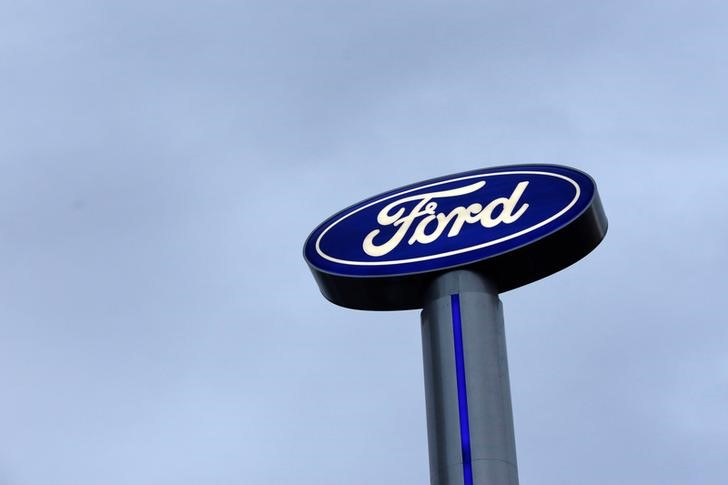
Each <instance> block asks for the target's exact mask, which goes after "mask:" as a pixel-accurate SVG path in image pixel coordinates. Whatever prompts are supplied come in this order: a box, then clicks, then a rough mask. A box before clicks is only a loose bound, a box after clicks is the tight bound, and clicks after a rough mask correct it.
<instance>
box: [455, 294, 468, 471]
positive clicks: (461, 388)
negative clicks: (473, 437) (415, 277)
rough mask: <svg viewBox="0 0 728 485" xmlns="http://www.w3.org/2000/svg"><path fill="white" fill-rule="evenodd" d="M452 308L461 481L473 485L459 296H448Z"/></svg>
mask: <svg viewBox="0 0 728 485" xmlns="http://www.w3.org/2000/svg"><path fill="white" fill-rule="evenodd" d="M450 304H451V307H452V334H453V340H454V342H455V373H456V375H457V382H458V411H459V413H460V444H461V446H462V453H463V481H464V483H465V485H473V465H472V462H471V458H470V423H469V420H468V393H467V387H466V385H465V357H464V353H463V324H462V321H461V319H460V295H457V294H456V295H450Z"/></svg>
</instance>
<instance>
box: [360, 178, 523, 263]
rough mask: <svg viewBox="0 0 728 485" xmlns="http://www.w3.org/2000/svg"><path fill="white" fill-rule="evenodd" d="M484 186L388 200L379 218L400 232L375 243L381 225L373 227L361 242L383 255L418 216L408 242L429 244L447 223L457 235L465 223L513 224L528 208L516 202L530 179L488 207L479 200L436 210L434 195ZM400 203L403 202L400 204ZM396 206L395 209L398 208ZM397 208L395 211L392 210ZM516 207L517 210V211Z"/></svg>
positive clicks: (366, 249) (371, 251) (450, 234)
mask: <svg viewBox="0 0 728 485" xmlns="http://www.w3.org/2000/svg"><path fill="white" fill-rule="evenodd" d="M484 186H485V181H483V180H481V181H480V182H476V183H474V184H470V185H466V186H464V187H459V188H457V189H450V190H442V191H439V192H430V193H428V194H419V195H412V196H410V197H404V198H402V199H399V200H396V201H394V202H390V203H389V204H387V205H386V206H385V207H384V208H383V209H382V210H381V211H379V214H378V215H377V222H378V223H379V224H380V225H382V226H390V225H391V226H393V227H397V232H395V233H394V235H393V236H392V237H391V238H390V239H389V240H388V241H386V242H384V243H382V244H375V243H374V238H375V237H377V235H378V234H379V233H380V232H381V231H380V230H379V229H374V230H373V231H372V232H370V233H369V234H367V236H366V237H365V238H364V242H363V243H362V247H363V249H364V252H365V253H367V254H368V255H369V256H384V255H385V254H387V253H389V252H390V251H392V250H393V249H394V248H396V247H397V246H398V245H399V243H400V242H402V240H403V239H404V238H405V236H406V235H407V232H408V231H409V229H410V227H412V225H413V224H414V222H415V220H416V219H417V218H420V217H421V219H420V220H419V222H418V223H417V225H416V227H415V228H414V231H413V232H412V235H411V236H410V238H409V239H408V240H407V244H410V245H412V244H414V243H416V242H417V243H420V244H429V243H431V242H433V241H435V240H437V238H439V237H440V236H441V235H442V233H443V232H445V229H447V226H448V225H450V223H451V222H452V225H450V230H449V231H448V232H447V237H454V236H457V235H458V234H459V233H460V230H461V229H462V228H463V225H464V224H466V223H467V224H475V223H477V222H480V224H481V225H482V226H483V227H485V228H490V227H495V226H497V225H498V224H500V223H504V224H511V223H512V222H515V221H517V220H518V219H519V218H520V217H521V216H522V215H523V213H524V212H526V209H528V204H526V203H524V204H522V205H521V206H520V207H519V208H518V210H515V208H516V205H518V202H519V200H520V198H521V196H522V195H523V192H524V191H525V190H526V187H528V182H520V183H519V184H518V185H517V186H516V188H515V189H514V190H513V193H512V194H511V195H510V197H498V198H497V199H494V200H492V201H491V202H489V203H488V204H487V205H485V207H484V206H483V205H482V204H479V203H477V202H476V203H473V204H470V205H469V206H467V207H462V206H460V207H455V208H454V209H452V210H451V211H450V213H449V214H445V213H443V212H436V209H437V202H435V201H434V200H433V199H443V198H448V197H458V196H461V195H465V194H470V193H473V192H476V191H478V190H480V189H481V188H483V187H484ZM413 201H416V202H417V203H416V204H415V206H414V207H413V208H412V210H411V211H410V212H409V214H405V212H406V210H405V208H404V207H401V206H402V205H403V204H406V203H407V202H413ZM398 206H400V207H399V208H398ZM497 208H500V209H501V210H500V212H499V213H498V214H497V215H496V216H494V215H493V214H494V213H495V212H496V209H497ZM395 209H396V210H395ZM393 210H394V213H391V212H392V211H393ZM514 210H515V212H514Z"/></svg>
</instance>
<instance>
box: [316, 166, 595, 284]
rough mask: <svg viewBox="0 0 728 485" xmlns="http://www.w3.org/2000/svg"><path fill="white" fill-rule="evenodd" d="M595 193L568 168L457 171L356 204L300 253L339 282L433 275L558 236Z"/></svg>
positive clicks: (318, 232) (589, 182)
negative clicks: (355, 278)
mask: <svg viewBox="0 0 728 485" xmlns="http://www.w3.org/2000/svg"><path fill="white" fill-rule="evenodd" d="M594 193H595V186H594V182H593V181H592V180H591V178H590V177H589V176H588V175H586V174H584V173H583V172H580V171H578V170H574V169H571V168H567V167H561V166H554V165H516V166H510V167H497V168H490V169H483V170H476V171H473V172H467V173H461V174H456V175H451V176H447V177H441V178H439V179H433V180H428V181H425V182H420V183H418V184H413V185H410V186H407V187H402V188H400V189H396V190H393V191H390V192H387V193H384V194H381V195H378V196H376V197H372V198H370V199H367V200H365V201H362V202H360V203H358V204H356V205H354V206H352V207H349V208H348V209H346V210H344V211H342V212H340V213H338V214H336V215H334V216H333V217H331V218H329V219H328V220H326V221H325V222H324V223H323V224H321V225H320V226H319V227H318V228H316V230H314V231H313V233H312V234H311V235H310V236H309V238H308V240H307V241H306V245H305V248H304V253H305V256H306V259H307V260H308V262H309V263H310V264H311V265H312V266H314V267H316V268H317V269H319V270H321V271H324V272H328V273H333V274H340V275H345V276H362V277H366V276H389V275H402V274H410V273H420V272H427V271H436V270H441V269H445V268H453V267H458V266H464V265H468V264H471V263H474V262H477V261H481V260H484V259H488V258H493V257H495V256H498V255H500V254H503V253H505V252H508V251H511V250H513V249H516V248H519V247H522V246H524V245H527V244H529V243H531V242H533V241H536V240H538V239H540V238H543V237H544V236H547V235H549V234H551V233H553V232H556V231H558V230H559V229H560V228H562V227H564V226H566V225H567V224H569V222H571V221H573V220H574V219H575V218H576V217H578V216H579V214H581V213H582V212H583V211H584V210H585V209H586V208H587V207H588V206H589V204H590V202H591V200H592V198H593V196H594Z"/></svg>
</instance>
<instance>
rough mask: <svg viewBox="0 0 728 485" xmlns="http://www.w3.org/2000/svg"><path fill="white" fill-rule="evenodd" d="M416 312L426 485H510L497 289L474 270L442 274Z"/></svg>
mask: <svg viewBox="0 0 728 485" xmlns="http://www.w3.org/2000/svg"><path fill="white" fill-rule="evenodd" d="M421 317H422V352H423V358H424V370H425V398H426V405H427V437H428V443H429V454H430V483H431V484H432V485H518V468H517V464H516V446H515V438H514V433H513V411H512V409H511V391H510V384H509V380H508V361H507V356H506V342H505V333H504V327H503V309H502V305H501V302H500V299H499V298H498V293H497V292H496V291H495V290H494V288H493V286H492V285H491V284H489V283H488V281H487V280H486V279H485V278H484V277H483V276H481V275H479V274H477V273H474V272H471V271H463V270H458V271H452V272H449V273H445V274H443V275H441V276H439V277H438V278H437V279H436V280H435V281H433V283H432V285H431V286H430V289H429V291H428V296H427V303H426V304H425V306H424V309H423V310H422V315H421Z"/></svg>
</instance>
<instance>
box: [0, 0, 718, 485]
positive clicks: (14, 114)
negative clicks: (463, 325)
mask: <svg viewBox="0 0 728 485" xmlns="http://www.w3.org/2000/svg"><path fill="white" fill-rule="evenodd" d="M656 5H657V6H656ZM727 23H728V6H726V4H725V2H717V1H716V2H708V1H701V2H695V1H691V2H687V1H680V2H675V1H668V2H659V4H655V2H646V1H634V0H630V1H623V2H622V1H617V2H575V1H574V2H523V3H518V4H516V3H513V2H474V1H473V2H470V1H461V2H458V1H455V2H444V1H426V0H425V1H418V2H414V1H394V2H392V1H388V2H385V1H375V2H350V1H333V0H332V1H281V2H263V1H237V2H233V1H222V0H218V1H207V2H172V1H146V2H140V1H125V2H114V3H111V2H86V1H74V0H70V1H66V2H49V1H32V0H30V1H22V2H4V3H2V4H0V485H41V484H49V483H52V484H55V485H65V484H69V485H71V484H72V485H86V484H88V485H92V484H93V485H96V484H101V483H103V484H107V485H116V484H175V485H180V484H194V485H199V484H202V483H210V484H241V483H246V484H248V483H249V484H268V483H271V484H277V483H296V484H341V483H347V484H353V485H358V484H372V483H384V484H422V483H428V480H429V477H428V464H427V444H426V423H425V414H424V413H425V406H424V384H423V377H422V356H421V347H420V331H419V315H418V313H417V312H415V311H410V312H394V313H369V312H356V311H350V310H345V309H342V308H338V307H335V306H333V305H331V304H329V303H327V302H326V301H324V299H323V298H322V297H321V296H320V294H319V293H318V290H317V288H316V285H315V283H314V281H313V279H312V277H311V275H310V273H309V271H308V268H307V267H306V265H305V263H304V262H303V259H302V256H301V248H302V244H303V241H304V239H305V238H306V236H307V235H308V233H309V232H310V230H312V229H313V228H314V227H315V225H316V224H318V223H319V222H320V221H322V220H323V219H324V218H326V217H328V216H329V215H331V214H332V213H333V212H335V211H336V210H339V209H341V208H343V207H345V206H347V205H349V204H351V203H353V202H356V201H358V200H361V199H363V198H365V197H368V196H370V195H373V194H376V193H379V192H381V191H384V190H387V189H391V188H395V187H398V186H400V185H404V184H407V183H411V182H415V181H418V180H421V179H426V178H431V177H436V176H440V175H445V174H448V173H452V172H458V171H463V170H469V169H474V168H479V167H485V166H491V165H498V164H505V163H561V164H567V165H572V166H575V167H578V168H580V169H583V170H585V171H587V172H588V173H590V174H591V175H592V176H593V177H594V178H595V179H596V181H597V183H598V185H599V190H600V193H601V195H602V200H603V202H604V206H605V210H606V213H607V216H608V218H609V222H610V228H609V233H608V235H607V238H606V239H605V241H604V243H603V244H602V245H601V246H599V247H598V248H597V249H596V250H595V251H594V252H593V253H592V254H590V255H589V256H588V257H587V258H586V259H584V260H583V261H581V262H580V263H578V264H577V265H575V266H573V267H571V268H569V269H567V270H565V271H563V272H561V273H559V274H557V275H554V276H551V277H549V278H547V279H545V280H543V281H540V282H537V283H534V284H532V285H530V286H528V287H524V288H521V289H518V290H514V291H512V292H509V293H506V294H504V295H502V299H503V301H504V305H505V313H506V331H507V338H508V351H509V363H510V370H511V387H512V393H513V405H514V417H515V426H516V442H517V452H518V460H519V471H520V477H521V483H524V484H542V485H564V484H567V485H568V484H574V485H582V484H586V483H588V484H591V485H613V484H615V485H616V484H618V485H631V484H634V485H649V484H659V485H671V484H676V485H677V484H681V485H682V484H686V483H690V484H699V485H713V484H714V485H724V484H725V483H726V477H728V460H726V456H728V413H727V412H726V409H728V350H727V349H728V345H727V343H728V325H726V323H728V319H727V318H726V316H725V310H724V305H725V299H726V296H725V295H726V290H728V283H727V279H726V270H728V256H726V247H728V210H727V209H728V202H726V190H725V187H726V186H727V185H728V138H727V137H726V133H728V96H726V85H728V38H727V37H726V30H725V29H726V27H725V26H726V24H727Z"/></svg>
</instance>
